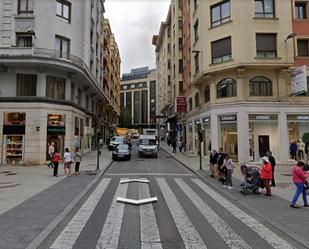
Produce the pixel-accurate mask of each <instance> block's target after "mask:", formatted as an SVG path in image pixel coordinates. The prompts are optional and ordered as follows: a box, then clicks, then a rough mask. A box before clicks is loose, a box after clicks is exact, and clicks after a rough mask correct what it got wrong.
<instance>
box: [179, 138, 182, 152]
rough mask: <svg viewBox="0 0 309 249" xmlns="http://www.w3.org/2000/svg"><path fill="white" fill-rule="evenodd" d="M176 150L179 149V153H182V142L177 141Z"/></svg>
mask: <svg viewBox="0 0 309 249" xmlns="http://www.w3.org/2000/svg"><path fill="white" fill-rule="evenodd" d="M178 148H179V152H180V153H181V152H182V140H180V141H179V143H178Z"/></svg>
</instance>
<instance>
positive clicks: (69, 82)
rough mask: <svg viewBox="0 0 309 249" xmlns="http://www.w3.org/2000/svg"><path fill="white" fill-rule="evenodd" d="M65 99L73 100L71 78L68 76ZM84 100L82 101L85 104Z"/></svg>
mask: <svg viewBox="0 0 309 249" xmlns="http://www.w3.org/2000/svg"><path fill="white" fill-rule="evenodd" d="M82 95H83V94H82ZM65 100H68V101H70V100H71V79H68V78H66V80H65ZM83 103H84V101H82V105H83Z"/></svg>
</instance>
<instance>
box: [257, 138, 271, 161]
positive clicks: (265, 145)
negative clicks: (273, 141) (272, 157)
mask: <svg viewBox="0 0 309 249" xmlns="http://www.w3.org/2000/svg"><path fill="white" fill-rule="evenodd" d="M258 138H259V155H260V157H263V156H266V152H267V151H269V136H265V135H262V136H258Z"/></svg>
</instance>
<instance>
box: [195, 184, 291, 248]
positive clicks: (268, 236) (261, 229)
mask: <svg viewBox="0 0 309 249" xmlns="http://www.w3.org/2000/svg"><path fill="white" fill-rule="evenodd" d="M192 181H193V182H194V183H195V184H196V185H198V186H199V187H200V188H201V189H202V190H204V191H205V192H206V193H207V194H208V195H210V196H211V197H212V198H213V199H215V200H216V201H217V202H218V203H219V204H220V205H221V206H223V207H224V208H225V209H226V210H227V211H228V212H230V213H231V214H232V215H233V216H235V217H236V218H237V219H239V220H240V221H241V222H243V223H244V224H245V225H247V226H248V227H250V228H251V229H252V230H253V231H255V232H256V233H257V234H258V235H259V236H260V237H261V238H262V239H264V240H265V241H267V242H268V243H269V244H270V245H271V246H272V247H273V248H276V249H292V248H293V246H292V245H290V244H289V243H288V242H287V241H285V240H283V239H282V238H281V237H279V236H278V235H277V234H275V233H274V232H272V231H271V230H269V229H268V228H267V227H265V226H264V225H262V224H261V223H260V222H258V221H257V220H256V219H255V218H253V217H252V216H250V215H248V214H247V213H245V212H244V211H242V210H241V209H239V208H238V207H236V206H235V205H234V204H232V203H231V202H230V201H228V200H227V199H225V198H224V197H222V196H221V195H219V194H218V193H216V192H215V191H213V190H212V189H211V188H210V187H208V186H207V185H206V184H205V183H203V182H202V181H201V180H199V179H192Z"/></svg>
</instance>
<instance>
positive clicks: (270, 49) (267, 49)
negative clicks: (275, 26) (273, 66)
mask: <svg viewBox="0 0 309 249" xmlns="http://www.w3.org/2000/svg"><path fill="white" fill-rule="evenodd" d="M256 56H257V57H258V58H275V57H277V34H256Z"/></svg>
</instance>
